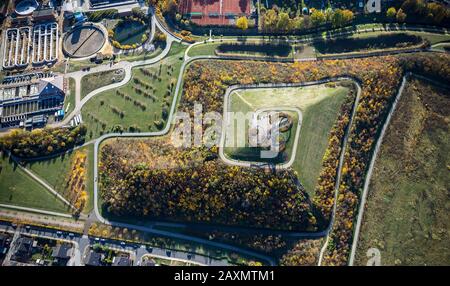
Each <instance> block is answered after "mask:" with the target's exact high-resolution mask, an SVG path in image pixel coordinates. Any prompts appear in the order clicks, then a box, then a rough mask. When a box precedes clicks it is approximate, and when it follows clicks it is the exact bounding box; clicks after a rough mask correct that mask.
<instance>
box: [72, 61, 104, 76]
mask: <svg viewBox="0 0 450 286" xmlns="http://www.w3.org/2000/svg"><path fill="white" fill-rule="evenodd" d="M96 65H97V64H96V63H93V62H91V60H90V59H87V60H69V68H68V69H67V72H68V73H69V72H76V71H79V70H81V69H83V68H87V67H95V66H96Z"/></svg>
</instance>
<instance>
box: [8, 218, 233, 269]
mask: <svg viewBox="0 0 450 286" xmlns="http://www.w3.org/2000/svg"><path fill="white" fill-rule="evenodd" d="M0 231H3V232H8V233H14V235H15V237H16V238H18V237H19V235H29V236H37V237H43V238H47V239H54V240H61V241H66V242H70V243H73V244H74V246H75V249H74V250H75V251H74V254H73V257H72V259H71V261H70V264H69V266H82V265H84V262H83V258H84V254H85V253H86V251H87V250H88V247H89V246H92V245H94V244H96V243H101V244H103V245H105V246H106V247H108V248H111V249H115V250H120V251H123V252H128V253H131V254H132V255H133V257H135V258H136V261H135V263H134V265H136V266H137V265H139V263H137V262H138V261H140V259H141V258H142V257H143V256H145V255H154V256H157V257H161V258H164V259H173V260H178V261H184V262H190V263H194V264H200V265H209V266H226V265H228V261H226V260H220V259H215V258H212V257H208V256H205V255H201V254H197V253H193V252H184V251H177V250H169V249H163V248H159V247H148V246H146V245H143V244H140V243H130V242H126V243H125V244H124V243H122V242H121V241H119V240H113V239H101V240H100V239H99V238H96V237H89V236H87V235H80V234H78V233H69V232H66V231H62V232H58V231H57V230H54V229H50V228H44V227H34V226H30V227H28V228H27V229H24V228H21V227H20V226H19V227H17V228H15V227H13V226H11V224H10V223H7V222H2V221H0ZM13 244H14V243H11V245H13ZM10 253H12V251H10Z"/></svg>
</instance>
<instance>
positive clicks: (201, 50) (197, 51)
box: [188, 41, 221, 57]
mask: <svg viewBox="0 0 450 286" xmlns="http://www.w3.org/2000/svg"><path fill="white" fill-rule="evenodd" d="M220 44H221V42H219V41H217V42H214V43H206V44H199V45H197V46H194V47H192V48H191V49H190V50H189V52H188V56H190V57H196V56H214V55H215V53H214V51H215V50H216V48H217V46H219V45H220Z"/></svg>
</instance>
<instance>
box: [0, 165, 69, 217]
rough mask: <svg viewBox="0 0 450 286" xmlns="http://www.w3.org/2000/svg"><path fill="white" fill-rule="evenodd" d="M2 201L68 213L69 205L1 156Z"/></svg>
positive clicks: (0, 191) (0, 185)
mask: <svg viewBox="0 0 450 286" xmlns="http://www.w3.org/2000/svg"><path fill="white" fill-rule="evenodd" d="M0 166H1V168H0V203H2V204H10V205H17V206H22V207H30V208H37V209H42V210H49V211H56V212H63V213H67V212H68V208H67V206H66V205H65V204H64V203H63V202H61V201H60V200H59V199H58V198H56V197H55V196H54V195H53V194H52V193H50V192H49V191H48V190H47V189H45V188H44V187H43V186H41V185H40V184H39V183H37V182H36V181H34V180H33V179H32V178H31V177H29V176H28V175H27V174H26V173H25V172H24V171H22V170H21V169H19V168H18V166H17V165H15V164H14V163H13V162H10V160H9V158H8V157H1V158H0Z"/></svg>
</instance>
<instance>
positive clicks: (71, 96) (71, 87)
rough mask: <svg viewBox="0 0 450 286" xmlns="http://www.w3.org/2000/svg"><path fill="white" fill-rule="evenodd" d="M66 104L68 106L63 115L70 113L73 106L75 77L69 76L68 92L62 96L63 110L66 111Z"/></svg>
mask: <svg viewBox="0 0 450 286" xmlns="http://www.w3.org/2000/svg"><path fill="white" fill-rule="evenodd" d="M67 106H69V108H68V109H67V112H66V113H64V116H67V115H68V114H70V113H71V112H72V111H73V109H74V108H75V79H73V78H71V77H69V92H67V93H66V97H65V98H64V111H66V108H67Z"/></svg>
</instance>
